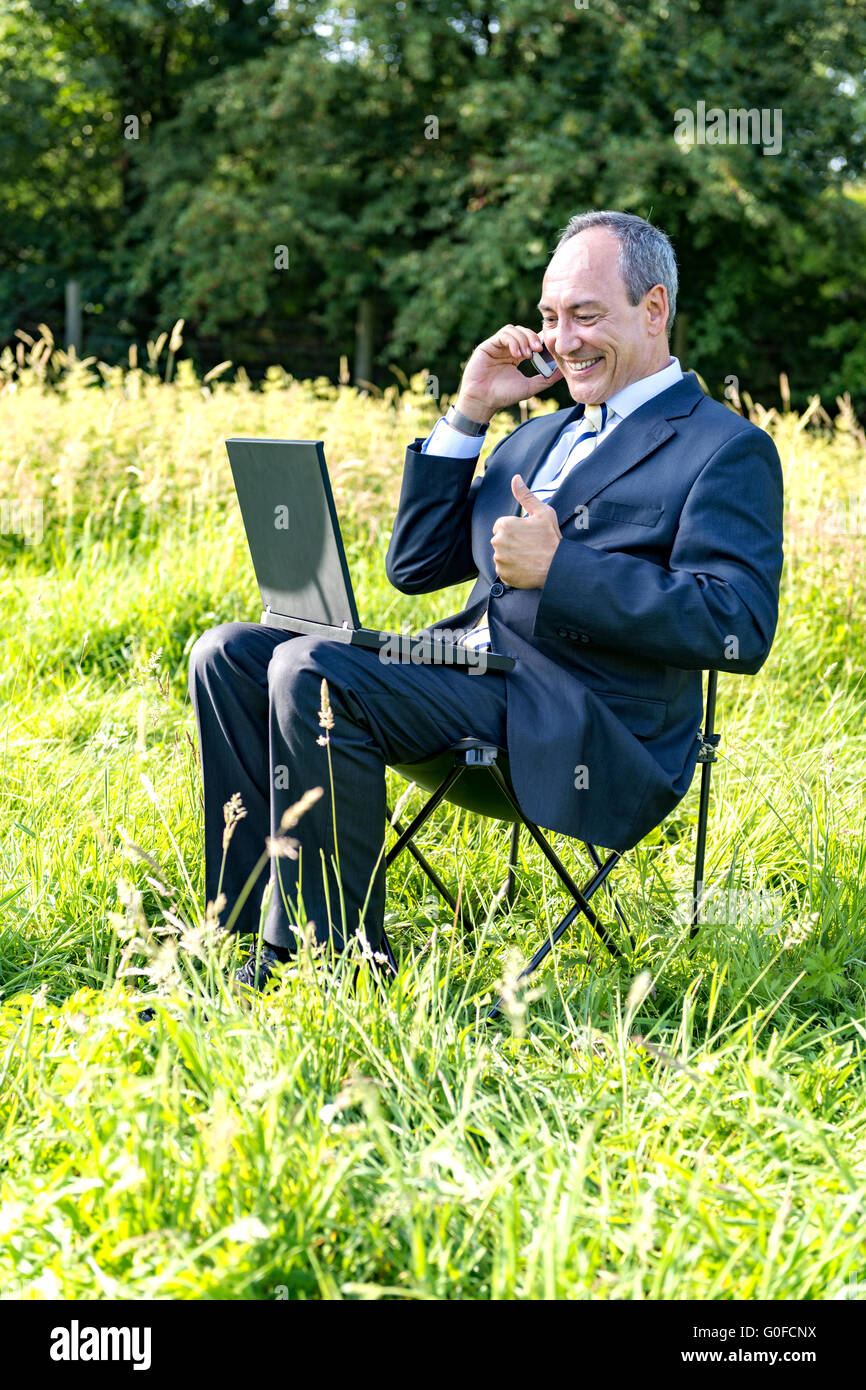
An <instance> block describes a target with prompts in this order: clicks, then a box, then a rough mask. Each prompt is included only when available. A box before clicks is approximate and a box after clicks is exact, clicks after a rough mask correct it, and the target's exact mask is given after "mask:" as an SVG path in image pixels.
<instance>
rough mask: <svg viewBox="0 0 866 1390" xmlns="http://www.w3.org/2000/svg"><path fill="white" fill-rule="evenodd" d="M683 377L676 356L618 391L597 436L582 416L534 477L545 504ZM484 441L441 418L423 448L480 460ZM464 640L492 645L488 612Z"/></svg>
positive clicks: (468, 643)
mask: <svg viewBox="0 0 866 1390" xmlns="http://www.w3.org/2000/svg"><path fill="white" fill-rule="evenodd" d="M682 376H683V370H682V367H681V366H680V364H679V362H678V360H677V358H676V357H672V358H671V360H670V361H669V362H668V364H667V366H666V367H662V369H661V371H658V372H653V374H652V375H651V376H645V377H641V378H640V380H639V381H633V382H631V383H630V385H628V386H624V387H623V388H622V390H621V391H615V392H614V394H613V395H612V396H611V397H610V398H609V400H607V401H606V402H605V404H606V405H607V419H606V420H605V424H604V428H603V429H601V430H600V431H599V432H598V434H592V435H590V436H589V437H588V438H587V437H586V425H585V422H584V419H583V416H582V415H581V416H578V418H577V419H576V420H573V421H572V423H571V424H570V425H568V426H567V427H566V428H565V429H564V430H563V431H562V433H561V434H560V436H559V438H558V439H557V441H556V443H555V444H554V445H553V448H552V449H551V450H550V452H549V454H548V455H547V458H546V459H545V460H544V462H543V463H542V465H541V467H540V468H539V469H538V472H537V473H536V474H535V477H534V478H533V480H532V485H531V486H532V491H533V493H534V494H535V496H536V497H539V498H540V499H541V501H542V502H549V501H550V498H551V497H552V496H553V494H554V493H555V492H556V491H557V490H558V489H559V488H560V487H561V486H562V484H563V482H564V481H565V479H566V478H567V477H568V475H569V473H571V471H572V469H574V468H576V467H577V466H578V465H579V464H580V462H581V461H582V460H583V459H585V458H588V457H589V455H590V454H591V453H592V452H593V451H594V449H595V448H596V446H597V444H598V442H599V440H600V439H607V437H608V435H609V434H611V433H612V432H613V430H615V429H616V427H617V425H618V424H619V423H620V422H621V421H622V420H624V419H625V418H626V417H627V416H628V415H631V414H632V413H633V412H634V411H635V410H637V408H638V406H641V405H645V404H646V402H647V401H651V400H652V399H653V397H654V396H658V395H659V394H660V393H661V392H662V391H667V390H668V388H669V387H671V386H675V385H676V383H677V382H678V381H681V380H682ZM582 436H583V438H582ZM578 441H579V442H578ZM483 443H484V436H483V435H468V434H461V433H460V431H459V430H456V429H454V427H453V425H449V424H448V422H447V420H446V419H445V417H444V416H442V417H441V418H440V419H439V420H438V421H437V422H436V424H435V425H434V426H433V429H432V431H431V432H430V434H429V435H428V437H427V438H426V439H425V441H424V443H423V444H422V446H421V452H422V453H424V454H440V455H442V456H443V457H445V458H476V457H477V456H478V455H479V454H480V453H481V447H482V445H483ZM524 481H526V480H524ZM460 641H461V644H462V645H463V646H466V647H474V648H476V649H480V648H483V647H489V646H490V631H489V628H488V625H487V614H486V613H485V614H484V617H483V618H482V619H481V621H480V622H479V623H478V625H477V627H474V628H473V629H472V630H471V632H466V633H464V635H463V637H461V639H460Z"/></svg>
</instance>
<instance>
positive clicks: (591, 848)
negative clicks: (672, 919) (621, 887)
mask: <svg viewBox="0 0 866 1390" xmlns="http://www.w3.org/2000/svg"><path fill="white" fill-rule="evenodd" d="M583 844H584V849H585V850H586V852H587V854H588V855H589V857H590V859H591V860H592V862H593V864H594V865H595V867H596V868H597V869H600V868H601V865H602V859H601V855H600V854H599V852H598V850H597V849H596V847H595V845H590V844H587V842H586V841H585V840H584V842H583ZM617 858H619V855H617ZM604 891H605V892H606V893H607V896H608V898H609V899H610V903H611V906H612V907H613V910H614V912H615V913H616V915H617V917H618V918H619V920H620V923H621V925H622V929H623V931H624V932H625V934H626V936H627V937H628V939H629V941H630V942H631V948H632V950H634V949H635V939H634V937H633V936H632V934H631V928H630V927H629V924H628V921H627V919H626V915H625V913H624V912H623V910H622V908H621V907H620V905H619V899H618V898H617V896H616V894H615V893H614V891H613V889H612V888H611V886H610V884H609V883H608V882H605V885H604Z"/></svg>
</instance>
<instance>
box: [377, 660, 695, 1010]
mask: <svg viewBox="0 0 866 1390" xmlns="http://www.w3.org/2000/svg"><path fill="white" fill-rule="evenodd" d="M717 680H718V672H716V671H710V672H709V673H708V677H707V694H706V704H705V708H704V727H703V729H702V730H701V731H700V732H699V734H698V738H699V739H700V750H699V752H698V763H700V764H701V765H702V766H701V786H700V796H699V801H698V823H697V833H696V844H695V872H694V881H693V889H692V916H691V923H690V932H689V935H690V937H691V938H694V936H695V935H696V933H697V930H698V927H699V925H700V910H701V899H702V897H703V890H704V867H705V861H706V843H707V825H708V822H709V809H710V776H711V771H712V764H713V763H714V762H715V761H716V754H717V749H718V744H719V738H720V735H719V734H717V733H716V732H715V717H716V687H717ZM443 756H444V757H445V758H446V761H447V762H448V763H449V764H450V765H449V766H448V767H447V770H446V772H445V775H444V776H443V777H442V779H441V781H438V785H434V786H433V789H432V794H431V795H430V797H429V798H428V800H427V801H426V802H425V804H424V805H423V806H422V808H421V810H420V811H419V812H418V814H417V815H416V816H414V817H413V819H412V820H411V821H410V822H409V824H408V825H406V826H403V825H401V823H400V822H399V821H397V820H394V819H393V817H392V814H391V810H390V807H389V808H388V823H389V825H391V826H392V828H393V830H394V831H395V833H396V835H397V839H396V841H395V842H394V844H393V845H392V846H391V849H390V850H389V851H388V853H387V854H386V856H385V865H386V868H390V866H391V865H392V864H393V863H394V861H395V859H397V857H398V856H399V855H400V854H402V853H403V850H404V849H405V850H408V851H409V853H410V854H411V855H412V857H413V858H414V859H415V861H416V863H417V864H418V865H419V867H420V868H421V869H422V871H423V872H424V874H425V875H426V876H427V878H428V879H429V880H430V882H431V883H432V885H433V887H434V888H435V889H436V891H437V893H439V895H440V897H442V898H443V899H444V901H445V902H446V903H447V904H448V906H449V907H450V908H451V910H452V912H454V913H455V914H456V913H458V911H459V909H458V903H457V899H456V898H455V896H454V894H453V893H452V892H451V890H450V888H448V886H447V885H446V884H445V883H444V882H443V881H442V879H441V878H440V876H439V874H438V873H437V872H436V870H435V869H434V867H433V865H432V864H431V863H430V862H429V860H428V859H427V858H426V857H425V855H424V854H423V853H422V851H421V850H420V849H419V848H418V845H417V844H416V843H415V836H416V835H417V834H418V832H419V831H420V830H421V829H423V827H424V826H425V825H426V823H427V822H428V821H429V819H430V817H431V816H432V815H433V813H434V811H435V810H436V808H437V807H438V806H439V805H440V803H441V802H443V801H453V800H454V799H455V798H454V793H455V789H456V786H457V783H458V782H460V781H461V779H465V778H467V777H473V776H474V777H476V778H477V777H478V775H479V773H480V774H482V775H483V774H486V776H487V779H488V783H487V784H488V787H489V784H490V781H491V780H492V782H493V784H494V786H495V788H496V790H497V791H498V793H499V795H500V796H501V798H502V802H503V803H504V804H505V805H507V806H508V807H509V808H510V810H511V812H512V815H511V817H510V819H511V821H512V832H511V848H510V851H509V857H508V876H507V878H506V881H505V891H504V893H503V897H502V903H503V904H504V905H505V906H506V907H507V906H510V904H511V902H512V901H513V898H514V891H515V874H514V871H515V868H516V866H517V853H518V847H519V843H520V831H521V827H525V828H526V830H527V831H528V833H529V835H530V837H531V839H533V840H534V841H535V843H536V844H537V845H538V847H539V849H540V850H541V852H542V854H543V855H544V857H545V859H546V860H547V862H548V863H549V864H550V865H551V866H552V868H553V869H554V871H555V873H556V876H557V878H558V879H559V881H560V882H561V883H562V885H563V887H564V888H565V889H566V891H567V892H568V893H569V895H570V897H571V899H572V904H573V905H572V907H570V908H569V910H568V911H567V912H566V913H565V914H564V915H563V917H562V918H561V919H560V921H559V923H558V924H557V926H556V927H555V929H554V930H553V931H552V932H550V934H549V935H548V937H547V939H546V940H545V941H544V942H543V943H542V944H541V946H539V948H538V950H537V951H536V952H535V954H534V955H533V957H532V959H531V960H530V961H529V962H528V964H527V965H526V966H525V967H524V969H523V970H522V971H521V973H520V975H519V976H518V980H524V979H528V977H529V976H530V975H532V974H533V973H534V972H535V971H536V970H537V969H538V967H539V965H541V963H542V961H543V960H544V959H545V958H546V957H547V956H548V955H549V953H550V951H551V950H552V949H553V947H554V945H555V944H556V942H557V941H559V939H560V937H561V936H563V934H564V933H565V932H566V931H567V930H568V928H569V927H570V926H571V924H572V923H573V922H574V920H575V918H576V917H578V916H579V915H582V916H584V917H585V918H586V920H587V921H588V922H589V924H590V926H591V927H592V929H593V931H594V932H595V933H596V935H597V936H598V938H599V940H600V941H601V942H602V944H603V945H604V946H605V947H606V949H607V950H608V952H609V953H610V955H611V956H612V957H613V958H614V959H615V960H619V959H622V952H621V951H620V950H619V948H618V946H617V945H616V942H615V941H614V939H613V937H612V935H611V933H610V932H609V930H608V929H607V927H606V926H605V925H604V923H603V922H602V921H601V918H600V917H599V916H598V914H597V913H596V911H595V909H594V908H593V907H592V905H591V903H590V899H591V898H592V897H593V895H594V894H595V893H597V892H598V890H599V888H601V887H602V885H603V886H604V888H605V890H606V892H607V894H608V896H609V898H610V900H611V903H612V906H613V910H614V912H615V913H616V916H617V917H618V918H619V921H620V923H621V925H622V927H623V929H624V931H625V933H626V935H627V936H628V939H629V941H630V943H631V946H632V949H634V944H635V942H634V937H633V936H632V934H631V931H630V930H629V926H628V922H627V921H626V918H625V914H624V913H623V911H622V908H621V907H620V905H619V903H618V902H617V900H616V898H615V897H614V896H613V893H612V891H611V885H610V883H609V881H608V879H609V875H610V874H611V872H612V870H613V869H614V868H615V867H616V865H617V864H618V863H619V861H620V859H621V858H622V854H621V853H620V852H619V851H617V850H613V851H612V852H611V853H610V854H608V855H607V856H606V857H605V858H602V856H601V855H600V854H599V852H598V849H597V848H596V846H595V845H591V844H589V843H588V842H586V841H583V844H584V848H585V849H586V851H587V854H588V855H589V857H590V859H591V860H592V863H593V865H594V870H595V871H594V873H593V874H592V875H591V877H590V878H589V879H587V881H586V882H585V883H584V884H583V885H581V886H578V884H577V883H576V882H575V880H574V879H573V878H572V876H571V874H570V873H569V872H568V870H567V869H566V867H565V865H564V864H563V862H562V860H561V859H560V858H559V856H558V854H557V853H556V851H555V850H554V849H553V846H552V845H551V844H550V842H549V841H548V839H547V837H546V836H545V835H544V834H543V833H542V831H541V830H539V828H538V826H537V825H536V824H535V823H534V821H531V820H530V819H529V818H528V816H525V815H524V813H523V811H522V810H521V809H520V806H519V804H518V801H517V798H516V796H515V795H514V791H513V789H512V787H511V785H510V782H509V780H508V779H507V777H506V776H505V774H504V772H503V769H502V765H501V764H502V763H503V762H505V764H506V766H507V759H506V758H505V754H504V750H503V749H501V748H498V747H497V746H496V745H495V744H491V743H484V742H482V741H480V740H477V739H462V740H461V742H460V743H457V744H455V745H454V747H453V748H451V749H448V750H447V753H446V754H445V755H442V754H440V755H438V757H437V758H435V759H430V760H429V761H428V762H424V763H418V764H417V765H412V764H410V765H407V766H402V767H398V768H397V769H396V770H397V771H398V772H399V774H400V775H401V776H402V777H404V778H405V779H406V780H407V781H416V779H417V778H419V777H421V778H423V777H424V770H425V769H426V770H428V772H429V769H430V768H431V767H432V766H433V765H434V764H437V765H438V764H440V763H441V761H442V758H443ZM437 777H438V775H437ZM425 780H428V782H429V777H428V778H426V779H425ZM419 785H423V782H419ZM426 789H427V790H431V787H430V785H428V786H427V788H426ZM461 790H462V789H461ZM456 804H458V805H461V804H464V803H463V802H461V801H460V800H457V801H456ZM468 809H472V807H471V806H470V807H468ZM477 814H480V815H491V814H494V813H491V812H485V811H483V810H481V811H478V812H477ZM494 818H496V819H500V820H502V819H504V817H503V816H501V815H500V816H495V815H494ZM460 916H461V920H462V921H463V923H464V925H467V916H466V912H465V909H464V910H462V911H460ZM383 945H384V950H385V955H386V956H387V958H388V963H389V965H390V967H391V969H392V970H393V971H394V972H395V973H396V970H397V962H396V960H395V958H394V953H393V951H392V949H391V944H390V942H389V941H388V937H387V935H386V934H384V933H383ZM502 1002H503V1001H502V1000H501V999H499V1000H498V1001H497V1003H496V1004H494V1005H493V1007H492V1008H491V1009H490V1011H489V1013H488V1015H487V1017H488V1019H491V1018H494V1017H495V1016H496V1015H497V1014H498V1013H500V1012H501V1008H502Z"/></svg>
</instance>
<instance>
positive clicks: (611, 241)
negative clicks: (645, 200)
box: [538, 227, 670, 405]
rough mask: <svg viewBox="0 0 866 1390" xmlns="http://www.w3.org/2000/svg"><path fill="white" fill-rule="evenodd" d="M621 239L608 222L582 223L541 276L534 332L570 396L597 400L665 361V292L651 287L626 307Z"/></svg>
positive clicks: (589, 402) (587, 401) (592, 402)
mask: <svg viewBox="0 0 866 1390" xmlns="http://www.w3.org/2000/svg"><path fill="white" fill-rule="evenodd" d="M619 251H620V243H619V242H618V240H617V238H616V237H615V235H614V233H613V232H612V231H611V230H610V228H609V227H588V228H587V229H586V231H585V232H578V234H577V236H573V237H570V238H569V240H568V241H567V242H566V243H565V245H564V246H562V247H560V249H559V250H558V251H557V252H556V254H555V256H554V257H553V258H552V260H551V262H550V264H549V265H548V267H547V270H546V272H545V275H544V282H543V285H542V291H541V302H540V304H539V306H538V307H539V310H540V313H541V319H542V327H541V330H540V331H541V336H542V337H543V339H544V342H545V345H546V347H547V349H548V351H549V352H551V353H552V354H553V356H554V357H555V358H556V363H557V366H558V367H559V369H560V371H561V372H562V374H563V376H564V378H565V380H566V382H567V383H568V389H569V391H570V392H571V396H572V399H573V400H575V401H578V402H583V403H584V404H586V405H600V404H601V402H602V401H606V400H608V399H609V398H610V397H611V396H612V395H613V394H614V393H615V392H616V391H621V390H622V388H623V387H624V386H628V385H629V384H630V383H631V382H633V381H639V380H640V379H641V378H642V377H645V376H651V375H652V373H653V372H657V371H660V370H661V369H662V367H664V366H666V365H667V363H668V361H669V359H670V354H669V352H668V345H667V336H666V332H665V324H666V321H667V313H668V303H667V292H666V290H665V288H664V286H663V285H656V286H654V288H653V289H651V290H649V291H648V292H647V294H645V295H644V297H643V299H642V300H641V301H640V303H639V304H629V302H628V295H627V293H626V288H625V282H624V281H623V278H622V276H621V274H620V271H619Z"/></svg>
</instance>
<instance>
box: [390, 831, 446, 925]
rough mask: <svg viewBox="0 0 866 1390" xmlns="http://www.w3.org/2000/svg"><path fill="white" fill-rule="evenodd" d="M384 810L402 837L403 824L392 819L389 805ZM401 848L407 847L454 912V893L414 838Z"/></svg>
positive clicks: (403, 832)
mask: <svg viewBox="0 0 866 1390" xmlns="http://www.w3.org/2000/svg"><path fill="white" fill-rule="evenodd" d="M386 811H387V813H388V824H389V825H390V826H391V828H392V829H393V830H395V831H396V833H397V835H398V836H399V837H402V836H403V835H404V834H405V831H404V829H403V826H402V825H401V824H400V822H399V821H395V820H392V818H391V809H390V807H386ZM403 848H404V849H408V851H409V853H410V854H411V856H412V858H413V859H414V860H415V863H416V864H418V865H419V867H420V868H421V869H422V870H423V872H424V873H425V874H426V875H427V877H428V878H429V880H430V882H431V883H432V884H433V887H434V888H435V889H436V892H437V893H438V894H439V896H440V898H444V899H445V901H446V903H447V904H448V906H449V907H450V908H451V911H452V912H456V911H457V899H456V898H455V896H454V894H453V893H452V892H451V889H450V888H449V887H448V886H447V884H445V883H443V881H442V879H441V878H440V877H439V875H438V874H437V872H436V870H435V869H434V868H433V865H432V864H431V863H430V861H429V859H427V858H425V856H424V855H423V854H422V853H421V851H420V849H419V848H418V846H417V845H416V844H415V841H414V839H409V840H406V841H405V844H404V846H403Z"/></svg>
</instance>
